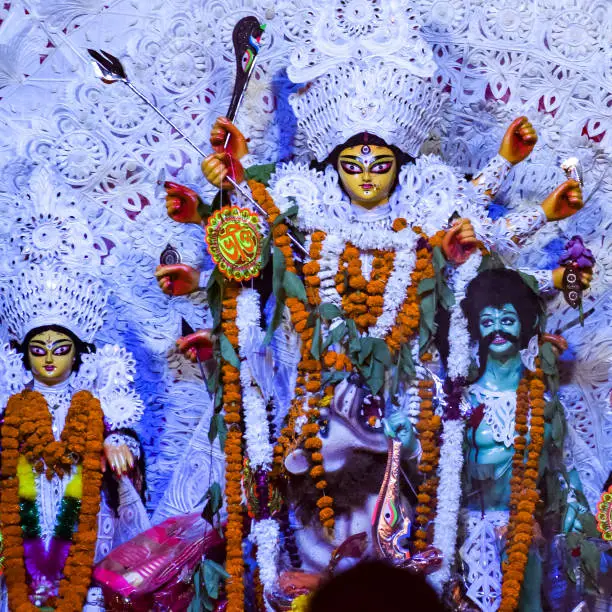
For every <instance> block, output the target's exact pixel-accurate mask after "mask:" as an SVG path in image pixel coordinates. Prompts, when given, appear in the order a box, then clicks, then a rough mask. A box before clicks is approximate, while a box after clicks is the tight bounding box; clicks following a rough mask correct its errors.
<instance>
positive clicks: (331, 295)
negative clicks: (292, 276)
mask: <svg viewBox="0 0 612 612" xmlns="http://www.w3.org/2000/svg"><path fill="white" fill-rule="evenodd" d="M345 244H346V243H345V241H344V240H342V239H341V238H339V237H338V236H334V235H331V236H330V235H328V236H326V237H325V240H324V241H323V244H322V245H321V259H320V260H319V268H320V270H319V279H320V281H321V285H320V287H319V295H320V296H321V302H323V303H326V302H328V303H330V304H334V306H337V307H338V308H341V307H342V298H341V297H340V294H339V293H338V290H337V289H336V278H335V277H336V273H337V272H338V262H339V261H340V255H341V254H342V251H343V250H344V245H345Z"/></svg>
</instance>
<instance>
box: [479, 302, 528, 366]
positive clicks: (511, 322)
mask: <svg viewBox="0 0 612 612" xmlns="http://www.w3.org/2000/svg"><path fill="white" fill-rule="evenodd" d="M478 323H479V327H480V334H481V336H482V338H483V339H484V340H485V342H487V344H488V350H489V353H492V354H495V355H498V356H505V355H512V354H516V353H517V352H518V350H519V338H520V335H521V321H520V319H519V316H518V312H516V308H515V307H514V306H513V305H512V304H504V305H503V306H502V307H501V308H493V307H492V306H488V307H487V308H484V309H483V310H482V312H481V313H480V316H479V319H478Z"/></svg>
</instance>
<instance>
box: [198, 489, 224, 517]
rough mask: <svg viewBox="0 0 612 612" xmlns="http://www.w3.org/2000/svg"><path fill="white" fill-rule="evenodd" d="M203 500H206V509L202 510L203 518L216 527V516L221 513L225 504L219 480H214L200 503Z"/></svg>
mask: <svg viewBox="0 0 612 612" xmlns="http://www.w3.org/2000/svg"><path fill="white" fill-rule="evenodd" d="M202 502H206V505H205V506H204V510H202V518H203V519H204V520H206V521H208V523H210V524H211V525H212V526H213V527H214V526H215V522H214V521H215V516H216V515H217V514H218V513H219V510H221V506H222V505H223V495H222V493H221V486H220V485H219V483H218V482H213V483H212V484H211V485H210V487H209V488H208V491H206V493H205V495H204V498H203V499H202V501H201V502H200V503H202Z"/></svg>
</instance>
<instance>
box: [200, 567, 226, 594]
mask: <svg viewBox="0 0 612 612" xmlns="http://www.w3.org/2000/svg"><path fill="white" fill-rule="evenodd" d="M202 565H203V567H204V586H205V587H206V590H207V591H208V594H209V595H210V597H212V599H217V598H218V597H219V585H220V584H221V582H222V581H223V580H227V579H228V578H229V574H228V573H227V572H226V571H225V569H224V567H223V566H222V565H219V564H218V563H215V562H214V561H213V560H212V559H205V560H204V561H203V562H202Z"/></svg>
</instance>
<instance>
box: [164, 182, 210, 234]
mask: <svg viewBox="0 0 612 612" xmlns="http://www.w3.org/2000/svg"><path fill="white" fill-rule="evenodd" d="M164 188H165V190H166V210H167V211H168V216H169V217H170V218H171V219H172V220H174V221H177V222H178V223H197V224H201V223H202V221H203V219H202V217H201V216H200V213H199V212H198V206H199V204H200V203H201V200H200V196H198V194H197V193H196V192H195V191H194V190H193V189H189V187H184V186H183V185H179V184H178V183H172V182H170V181H166V182H165V183H164Z"/></svg>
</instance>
